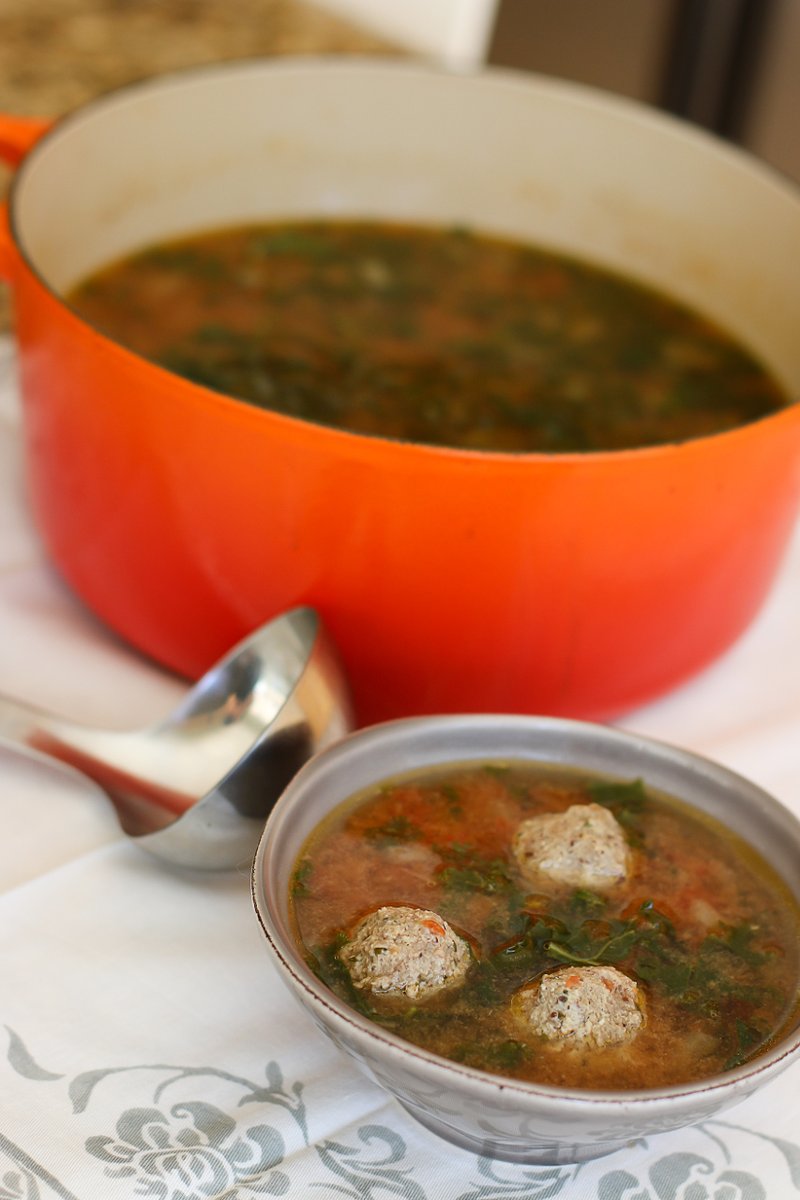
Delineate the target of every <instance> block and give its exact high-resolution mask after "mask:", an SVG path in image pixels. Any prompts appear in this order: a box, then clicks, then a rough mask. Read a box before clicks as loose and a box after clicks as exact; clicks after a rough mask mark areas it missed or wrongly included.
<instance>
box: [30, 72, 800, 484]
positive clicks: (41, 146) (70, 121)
mask: <svg viewBox="0 0 800 1200" xmlns="http://www.w3.org/2000/svg"><path fill="white" fill-rule="evenodd" d="M316 71H322V72H324V73H325V74H330V75H336V74H345V73H347V72H354V71H357V72H360V73H361V74H363V75H365V76H368V75H381V74H385V73H387V72H389V73H391V74H393V75H396V76H405V77H407V78H413V77H415V76H416V77H418V78H426V79H430V78H440V79H446V80H449V81H451V82H452V83H453V85H454V86H456V87H459V86H471V87H475V86H478V87H480V86H482V85H484V84H488V85H489V86H490V87H491V86H499V87H508V88H517V89H520V90H521V91H523V92H530V91H539V92H541V93H543V94H546V95H551V96H555V97H560V98H563V99H565V100H567V101H570V102H572V103H574V104H576V105H583V106H584V107H586V108H593V109H598V108H599V109H601V110H603V111H605V112H607V113H608V114H609V115H611V116H613V117H614V118H616V119H620V120H623V121H624V120H627V121H628V122H629V123H631V124H632V125H641V126H645V127H652V128H653V129H655V130H658V131H660V132H663V133H665V134H672V136H674V137H676V138H680V139H682V140H685V141H686V142H687V144H689V145H691V144H692V143H694V144H696V145H698V146H701V147H705V148H706V149H707V150H708V151H710V152H711V153H713V154H714V155H716V156H718V157H719V159H720V160H721V161H722V160H727V161H728V162H730V163H732V164H735V165H736V166H738V168H739V169H741V170H744V171H747V172H749V173H750V174H751V175H752V176H754V177H756V178H757V179H759V180H760V181H761V182H762V183H763V184H764V185H766V186H768V187H770V188H772V189H774V190H775V191H777V192H780V193H783V194H785V195H786V197H787V198H789V199H791V200H794V201H796V202H797V205H798V208H799V209H800V184H797V183H795V181H794V180H792V179H791V178H790V177H789V176H787V175H786V174H785V173H783V172H781V171H780V170H779V169H778V168H776V167H773V166H771V165H770V164H768V163H766V162H763V161H762V160H760V159H758V158H757V157H756V156H755V155H753V154H751V153H750V152H749V151H747V150H746V149H744V148H742V147H740V146H737V145H734V144H732V143H730V142H727V141H725V140H724V139H723V138H722V137H720V136H719V135H717V134H716V133H713V132H711V131H709V130H706V129H704V128H702V127H700V126H696V125H694V124H692V123H691V122H690V121H688V120H685V119H683V118H681V117H678V116H675V115H674V114H671V113H667V112H664V111H662V110H660V109H656V108H654V107H651V106H649V105H647V104H645V103H643V102H641V101H638V100H635V99H633V98H631V97H628V96H624V95H617V94H615V93H611V92H606V91H604V90H603V89H601V88H598V87H594V86H592V85H589V84H584V83H579V82H574V81H571V80H562V79H560V78H557V77H555V76H549V75H546V74H542V73H538V72H533V71H522V70H519V69H516V68H513V67H502V66H485V67H482V68H480V69H479V70H476V71H469V72H464V71H452V70H448V69H446V68H443V67H438V66H436V65H433V64H431V63H427V62H424V61H418V60H409V59H402V58H398V59H394V58H389V57H387V58H383V57H374V56H368V55H314V54H307V55H306V54H302V55H281V56H276V57H275V58H269V57H263V56H262V57H252V58H242V59H234V60H228V61H223V62H211V63H202V64H198V65H194V66H188V67H184V68H176V69H175V70H171V71H166V72H162V73H159V74H155V75H149V76H144V77H142V78H139V79H136V80H132V81H130V82H127V83H124V84H121V85H120V86H118V87H116V88H112V89H109V90H108V91H105V92H103V93H101V94H100V95H98V96H95V97H92V98H91V99H89V100H87V101H86V102H85V103H83V104H81V105H78V106H77V107H75V108H74V109H72V110H70V111H69V112H67V113H64V114H63V115H61V116H59V117H57V118H56V119H55V120H54V121H53V123H52V124H51V125H50V126H49V127H48V128H47V129H46V130H45V131H44V133H42V134H41V135H40V136H39V137H38V138H37V139H36V141H35V142H34V144H33V146H32V147H31V149H30V150H29V151H28V152H27V154H26V155H25V157H24V158H23V160H22V162H21V163H20V164H19V165H18V167H17V168H16V170H15V171H14V172H13V174H12V177H11V180H10V184H9V188H8V200H7V210H8V212H7V217H8V222H7V223H8V230H9V236H10V241H11V245H12V247H13V250H14V252H15V253H16V255H17V256H18V258H19V260H20V262H21V263H22V265H23V266H24V268H25V269H26V270H27V271H28V272H29V273H30V274H31V276H32V277H33V278H34V279H35V280H36V282H37V283H38V285H39V286H40V287H41V288H42V289H43V290H44V291H45V292H46V293H47V295H48V296H49V298H50V299H51V300H52V301H53V302H55V303H56V304H57V305H58V306H59V307H60V308H61V309H62V311H63V313H64V314H68V315H69V318H70V319H71V320H72V321H74V322H75V323H76V324H77V325H78V327H79V328H81V329H82V330H84V331H86V332H87V333H88V334H89V335H90V336H91V337H92V338H93V339H96V340H97V341H98V342H99V343H100V344H101V345H102V346H103V347H105V348H106V349H107V350H110V351H112V352H114V353H116V354H117V355H118V356H121V359H122V361H123V362H127V363H128V364H129V366H130V367H132V368H133V369H137V370H148V371H155V372H156V373H157V374H158V375H159V376H160V377H161V378H162V380H163V381H164V384H165V386H170V387H175V388H177V389H179V390H180V391H182V392H183V393H184V394H185V395H186V396H187V397H191V399H192V403H195V404H196V403H201V402H202V403H204V404H205V405H212V404H213V405H216V406H221V407H223V408H226V409H230V406H231V405H233V406H235V409H236V411H237V412H238V414H239V417H240V418H242V417H243V415H244V413H248V414H251V415H250V416H249V418H248V419H250V420H255V421H256V422H257V423H258V424H263V422H264V420H268V421H270V422H272V423H273V424H275V425H276V427H277V428H282V429H284V430H286V429H293V430H295V431H297V432H298V433H299V434H300V435H305V436H310V435H313V436H314V437H315V438H319V439H320V440H321V442H322V443H323V444H324V443H325V442H332V444H336V443H337V442H338V443H339V444H344V445H347V446H350V447H352V448H360V450H361V452H363V453H364V454H366V455H370V454H372V453H374V452H375V450H376V448H380V449H381V452H382V453H384V454H387V455H392V456H394V455H397V454H402V455H406V456H411V457H412V458H414V459H416V458H418V457H419V455H420V454H422V455H424V456H426V457H433V458H434V459H437V460H441V459H445V460H451V461H458V462H463V463H467V464H469V463H476V462H477V463H487V464H488V463H502V464H503V465H504V466H506V467H508V466H511V468H512V469H513V468H514V467H515V466H518V467H522V468H525V467H526V466H529V465H530V464H533V463H535V464H542V463H553V464H557V463H564V464H581V463H587V462H591V463H601V462H606V461H609V462H612V463H613V462H618V461H623V460H634V461H638V460H639V459H640V458H642V457H662V456H666V455H671V454H674V453H675V452H684V453H686V452H691V450H692V448H695V447H696V448H698V449H700V448H702V447H704V446H707V445H716V444H720V445H724V444H725V443H726V442H729V441H730V440H731V439H741V438H746V437H748V436H749V435H750V433H751V431H755V430H758V429H764V428H771V427H772V426H773V425H776V424H777V425H781V424H784V423H794V422H795V421H797V422H800V400H790V401H789V403H788V404H787V405H786V406H785V407H783V408H781V409H778V410H776V411H775V412H772V413H767V414H765V415H764V416H761V417H758V418H756V419H754V420H750V421H748V422H746V423H743V424H741V425H737V426H735V427H734V428H732V429H728V430H723V431H720V432H717V433H709V434H703V435H700V436H697V437H692V438H687V439H684V440H681V441H671V442H663V443H659V444H655V445H646V446H639V447H633V448H627V449H611V450H587V451H510V450H489V449H469V448H463V447H455V446H437V445H430V444H427V443H423V442H412V441H403V440H400V439H393V438H390V437H385V436H382V435H380V434H372V433H357V432H354V431H350V430H345V429H339V428H337V427H335V426H328V425H324V424H321V423H318V422H315V421H312V420H306V419H303V418H299V417H292V416H289V415H287V414H285V413H281V412H277V411H272V410H268V409H260V408H258V407H256V406H254V405H252V404H249V403H248V402H247V401H244V400H240V399H238V398H237V397H235V396H232V395H229V394H227V393H224V392H217V391H214V390H213V389H211V388H207V387H204V386H203V385H202V384H198V383H194V382H192V381H190V380H188V379H184V378H183V377H181V376H180V375H177V374H176V373H174V372H172V371H169V370H167V369H166V368H164V367H161V366H159V365H158V364H157V363H154V362H151V361H150V360H148V359H147V358H145V357H144V356H142V355H140V354H138V353H136V352H135V351H133V350H130V349H128V348H127V347H126V346H124V345H123V344H122V343H121V342H118V341H116V340H115V339H114V338H112V337H110V336H109V335H107V334H105V333H103V331H102V330H101V329H99V328H98V327H96V326H95V325H93V324H92V323H91V322H89V321H87V320H86V319H84V318H83V317H82V316H80V315H79V314H78V313H76V312H75V311H74V310H73V309H72V308H70V306H69V305H68V304H67V303H66V301H65V300H64V298H63V296H62V295H61V294H60V293H59V291H58V290H57V289H56V288H55V287H54V286H53V285H52V284H51V283H50V282H49V281H48V280H47V278H46V277H45V275H44V273H43V272H42V271H41V270H40V269H39V267H38V266H37V265H36V264H35V262H34V261H33V258H32V256H31V254H30V253H29V251H28V250H27V248H26V247H25V244H24V241H23V238H22V235H21V233H20V229H19V211H20V209H21V205H22V200H21V198H20V193H21V190H22V188H23V187H24V185H25V180H26V177H27V175H28V173H29V172H30V171H31V170H32V169H33V168H34V167H35V165H36V164H37V162H38V161H39V160H40V159H41V158H42V156H43V155H44V154H46V153H47V151H48V148H49V147H50V146H51V145H52V144H54V143H55V142H56V141H57V140H58V138H60V137H61V136H62V135H63V134H64V133H65V132H69V130H70V128H72V127H76V126H77V125H79V124H80V123H83V122H85V121H91V120H92V119H93V118H94V116H95V114H96V113H101V112H103V111H104V110H108V109H112V108H113V107H114V106H116V105H119V104H124V103H126V102H127V101H128V100H131V99H132V100H134V101H135V100H136V97H137V95H144V94H146V93H148V92H158V91H162V92H168V91H170V90H172V89H180V88H183V87H191V86H194V85H196V84H198V83H200V84H202V83H203V82H204V81H206V80H212V79H214V78H220V77H225V76H230V77H232V76H243V75H246V74H253V75H260V74H262V73H264V72H269V73H270V74H281V73H284V74H298V73H300V74H302V73H308V72H316Z"/></svg>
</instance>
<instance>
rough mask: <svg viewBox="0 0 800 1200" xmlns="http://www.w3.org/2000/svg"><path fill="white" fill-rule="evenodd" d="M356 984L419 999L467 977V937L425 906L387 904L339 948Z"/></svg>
mask: <svg viewBox="0 0 800 1200" xmlns="http://www.w3.org/2000/svg"><path fill="white" fill-rule="evenodd" d="M339 957H340V959H341V960H342V962H343V963H344V965H345V967H346V968H347V970H348V971H349V973H350V979H351V981H352V983H353V986H354V987H357V988H359V989H363V990H364V991H369V992H371V993H372V994H373V995H378V996H381V995H382V996H388V997H407V998H408V999H409V1000H416V999H419V998H424V997H427V996H430V995H433V994H434V993H436V992H439V991H442V990H443V989H444V988H449V987H454V986H456V985H457V984H460V983H462V982H463V981H464V978H465V976H466V974H467V971H468V969H469V966H470V963H471V961H472V956H471V953H470V948H469V946H468V944H467V942H465V941H464V939H463V938H461V937H459V936H458V934H456V933H454V932H453V930H452V929H451V928H450V926H449V925H448V924H447V922H446V921H445V920H443V918H442V917H440V916H439V915H438V914H437V913H435V912H429V911H428V909H425V908H408V907H403V906H401V905H387V906H385V907H383V908H379V909H377V911H376V912H373V913H370V914H369V915H368V916H366V917H364V918H363V919H362V920H361V921H359V923H358V924H357V925H356V927H355V929H354V930H353V934H352V937H351V939H350V941H348V942H346V943H345V945H344V946H343V947H342V948H341V950H340V951H339Z"/></svg>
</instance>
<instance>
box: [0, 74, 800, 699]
mask: <svg viewBox="0 0 800 1200" xmlns="http://www.w3.org/2000/svg"><path fill="white" fill-rule="evenodd" d="M0 152H1V153H2V154H3V155H4V156H5V158H6V159H7V160H8V161H9V162H16V161H17V160H19V166H18V167H17V170H16V171H15V174H14V177H13V179H12V185H11V191H10V197H9V202H8V209H7V214H6V219H4V220H3V221H2V233H0V270H1V271H2V274H3V275H4V276H5V277H6V278H7V280H8V281H9V282H10V285H11V289H12V294H13V299H14V308H15V314H16V316H15V322H16V336H17V340H18V347H19V362H20V379H21V390H22V401H23V427H24V442H25V454H26V463H27V472H28V480H29V490H30V500H31V505H32V508H33V512H34V514H35V519H36V521H37V522H38V526H39V528H40V530H41V533H42V536H43V538H44V541H45V544H46V546H47V548H48V551H49V554H50V555H51V556H52V559H53V561H54V563H55V564H56V565H57V567H58V568H59V569H60V571H61V572H62V573H63V575H64V577H65V578H66V580H67V581H68V582H69V583H70V585H71V586H72V587H73V588H74V590H75V591H76V592H77V593H78V594H79V595H80V596H81V597H82V598H83V599H84V601H85V602H86V603H87V604H88V605H89V606H90V607H91V608H92V609H93V610H94V611H95V612H96V613H97V614H99V616H100V617H101V618H103V619H104V620H105V621H106V622H107V623H108V624H109V625H110V626H112V627H113V628H114V629H115V630H117V631H118V632H119V633H120V634H121V635H122V636H123V637H124V638H126V639H128V640H129V641H130V642H131V643H132V644H133V645H135V646H136V647H138V648H140V649H141V650H142V651H144V652H145V653H147V654H148V655H150V656H152V657H154V658H155V659H156V660H158V661H160V662H161V663H163V664H165V665H167V666H168V667H170V668H172V669H174V670H176V671H178V672H180V673H181V674H183V675H187V676H197V675H198V674H199V673H200V672H201V671H202V670H203V669H204V668H205V667H206V666H207V665H208V664H209V663H210V662H211V661H212V660H213V659H214V658H215V657H217V656H218V655H219V654H220V653H222V652H223V651H224V650H226V649H227V648H228V647H229V646H230V645H231V644H232V643H233V642H235V641H236V640H237V639H238V638H240V637H241V636H243V635H244V634H246V633H247V632H248V631H249V630H251V629H252V628H253V627H254V626H256V625H257V624H258V623H260V622H262V621H264V620H266V619H267V618H269V617H271V616H273V615H274V614H276V613H277V612H279V611H281V610H283V609H287V608H290V607H292V606H294V605H297V604H311V605H314V606H315V607H316V608H317V609H318V610H319V611H320V613H321V615H322V617H323V619H324V620H325V622H326V624H327V625H328V627H329V629H330V631H331V633H332V635H333V637H334V639H335V640H336V642H337V643H338V645H339V648H340V650H341V653H342V657H343V659H344V663H345V666H346V668H347V670H348V672H349V675H350V679H351V681H352V685H353V691H354V694H355V699H356V705H357V709H358V714H359V717H360V720H361V721H362V722H371V721H375V720H379V719H384V718H388V717H392V716H397V715H403V714H408V713H430V712H441V711H454V712H455V711H465V710H513V711H518V712H539V713H552V714H568V715H578V716H589V717H594V718H600V719H607V718H611V717H613V716H615V715H617V714H620V713H621V712H623V711H625V710H627V709H629V708H631V707H633V706H635V705H638V704H640V703H641V702H643V701H645V700H647V699H649V698H651V697H654V696H656V695H658V694H659V693H661V692H663V691H665V690H666V689H668V688H671V687H673V686H674V685H676V684H678V683H679V682H680V681H682V680H684V679H686V678H687V677H688V676H690V675H691V674H692V673H693V672H696V671H698V670H699V669H700V668H702V667H704V666H705V665H706V664H708V663H709V662H710V661H711V660H712V659H714V658H715V656H717V655H719V654H720V653H721V652H722V651H724V650H725V648H726V647H728V646H729V645H730V644H731V642H732V641H733V640H734V639H735V638H736V637H737V636H738V635H739V634H741V632H742V631H743V630H744V629H745V627H746V626H747V625H748V623H749V622H750V620H751V619H752V618H753V616H754V614H755V613H756V612H757V610H758V609H759V606H760V605H761V603H762V601H763V600H764V597H765V595H766V593H767V590H768V588H769V587H770V584H771V583H772V580H773V577H774V575H775V573H776V569H777V568H778V565H779V563H780V560H781V556H782V554H783V552H784V549H785V546H786V543H787V540H788V538H789V535H790V533H791V531H792V528H793V525H794V521H795V517H796V512H797V506H798V496H799V494H800V406H798V405H796V404H792V405H790V406H788V407H787V408H786V409H785V410H783V411H781V412H779V413H778V414H776V415H774V416H771V417H769V418H766V419H764V420H760V421H757V422H755V423H753V424H750V425H747V426H745V427H742V428H740V429H738V430H735V431H733V432H729V433H725V434H721V435H718V436H714V437H707V438H702V439H697V440H694V441H689V442H686V443H683V444H675V445H666V446H662V447H657V448H650V449H642V450H638V451H617V452H608V453H589V454H555V455H542V454H508V453H490V452H475V451H461V450H448V449H441V448H429V447H425V446H421V445H414V444H402V443H399V442H392V441H389V440H383V439H381V438H376V437H365V436H360V435H354V434H348V433H345V432H341V431H337V430H335V429H330V428H323V427H321V426H316V425H314V424H311V423H306V422H302V421H298V420H295V419H292V418H289V417H285V416H282V415H278V414H273V413H270V412H266V411H262V410H259V409H256V408H253V407H250V406H248V405H247V404H245V403H242V402H239V401H237V400H234V399H231V398H228V397H226V396H223V395H220V394H216V393H214V392H211V391H208V390H205V389H203V388H202V387H200V386H197V385H194V384H191V383H188V382H185V381H183V380H181V379H179V378H177V377H176V376H174V375H172V374H170V373H168V372H166V371H164V370H162V369H161V368H159V367H156V366H154V365H152V364H150V363H148V362H146V361H144V360H143V359H141V358H139V357H137V356H136V355H135V354H132V353H130V352H128V351H127V350H125V349H123V348H122V347H121V346H119V345H117V344H115V343H114V342H113V341H111V340H109V339H107V338H106V337H104V336H101V335H100V334H99V333H98V332H97V331H95V330H94V329H93V328H91V327H90V326H89V325H88V324H86V323H85V322H84V321H83V320H81V319H79V318H78V317H77V316H76V315H75V314H74V313H73V312H71V311H70V309H69V307H68V306H67V304H66V303H65V302H64V299H63V296H64V294H65V293H66V292H68V290H69V289H70V288H71V287H72V286H73V285H74V284H75V283H76V282H77V281H79V280H80V279H81V278H83V277H85V276H86V275H87V274H89V273H90V272H92V271H93V270H95V269H96V268H98V267H100V266H102V265H104V264H105V263H107V262H109V261H111V260H113V259H115V258H117V257H119V256H121V255H123V254H125V253H127V252H129V251H132V250H134V249H138V248H141V247H143V246H145V245H148V244H151V243H153V242H157V241H161V240H165V239H168V238H171V237H175V236H179V235H183V234H187V233H192V232H197V231H201V230H204V229H207V228H211V227H213V226H221V225H233V224H236V223H243V222H246V221H255V220H268V219H271V218H283V217H307V216H334V217H335V216H341V215H345V216H367V217H377V218H382V217H383V218H390V219H401V220H420V221H424V222H426V223H431V222H433V223H447V224H450V223H453V222H461V223H466V224H470V225H473V226H474V227H476V228H480V229H485V230H488V231H492V232H496V233H500V234H504V235H510V236H514V237H521V238H526V239H529V240H533V241H539V242H544V243H547V244H549V245H550V246H552V247H553V248H555V249H561V250H565V251H567V252H570V253H575V254H579V255H582V256H585V257H589V258H591V259H592V260H594V261H596V262H598V263H600V264H603V265H606V266H608V267H611V268H612V269H617V270H622V271H625V272H627V273H628V274H629V275H631V276H633V277H635V278H638V279H641V280H644V281H645V282H649V283H653V284H655V285H657V286H660V287H662V288H664V289H666V290H667V291H669V292H671V293H672V294H673V295H675V296H677V297H678V298H680V299H683V300H685V301H686V302H688V303H690V304H694V305H695V306H697V307H699V308H702V309H703V310H704V311H705V312H706V313H708V314H709V315H711V316H712V317H714V318H716V319H717V320H718V321H720V322H721V323H722V324H724V325H725V326H727V328H728V329H729V330H730V331H731V332H732V333H734V334H736V335H738V336H740V337H741V338H742V339H743V340H745V341H746V342H747V343H748V345H749V346H750V347H751V348H753V349H754V350H755V351H756V352H757V353H758V354H759V355H760V356H761V357H762V358H763V359H764V360H765V361H766V362H767V363H768V364H769V365H770V366H771V368H772V369H773V371H774V373H775V374H776V375H777V376H778V378H779V379H780V380H781V382H782V383H783V384H784V386H785V387H786V388H787V391H788V392H789V394H790V396H792V397H794V396H796V395H797V394H798V390H800V337H798V335H797V315H798V313H800V271H798V270H797V264H798V262H800V198H798V194H797V192H796V191H795V189H794V188H793V187H791V186H790V185H789V184H788V183H786V182H784V181H782V180H781V179H779V178H778V177H776V176H775V175H773V174H772V173H771V172H770V171H769V170H768V169H767V168H765V167H763V166H761V165H759V164H758V163H756V162H755V161H753V160H752V159H751V158H749V157H748V156H746V155H745V154H743V153H740V152H738V151H737V150H735V149H732V148H730V147H728V146H726V145H724V144H722V143H720V142H717V141H715V140H714V139H712V138H710V137H708V136H706V135H705V134H703V133H701V132H700V131H697V130H694V129H691V128H689V127H688V126H684V125H683V124H681V123H679V122H676V121H674V120H672V119H670V118H667V117H664V116H662V115H659V114H657V113H655V112H653V111H649V110H647V109H645V108H644V107H640V106H637V105H634V104H632V103H630V102H627V101H624V100H619V99H613V98H611V97H605V96H603V95H601V94H598V93H595V92H593V91H589V90H585V89H581V88H579V87H575V86H571V85H567V84H563V83H557V82H554V81H548V80H543V79H538V78H536V77H529V76H518V75H515V74H513V73H505V72H492V71H487V72H485V73H482V74H480V75H477V76H462V75H447V74H444V73H439V72H437V71H435V70H432V69H428V68H427V67H423V66H418V65H415V64H409V63H390V62H387V61H382V60H375V61H357V60H356V61H350V60H341V59H329V60H289V59H279V60H275V61H269V62H246V63H240V64H235V65H233V66H231V65H225V66H220V67H214V68H207V69H202V70H199V71H193V72H188V73H185V74H184V73H182V74H179V75H175V76H168V77H163V78H158V79H152V80H147V81H144V82H142V83H140V84H137V85H134V86H132V87H129V88H125V89H122V90H121V91H119V92H115V93H112V94H110V95H108V96H106V97H103V98H101V99H99V100H97V101H95V102H93V103H90V104H88V105H87V106H85V107H84V108H82V109H80V110H78V111H77V112H75V113H73V114H71V115H69V116H68V117H66V118H64V119H62V120H60V121H59V122H57V123H56V124H55V125H54V126H52V127H51V128H48V129H46V130H45V129H44V124H43V123H42V122H36V121H24V120H19V119H16V120H14V119H11V118H2V119H0ZM153 320H154V321H157V320H158V312H154V313H153Z"/></svg>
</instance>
